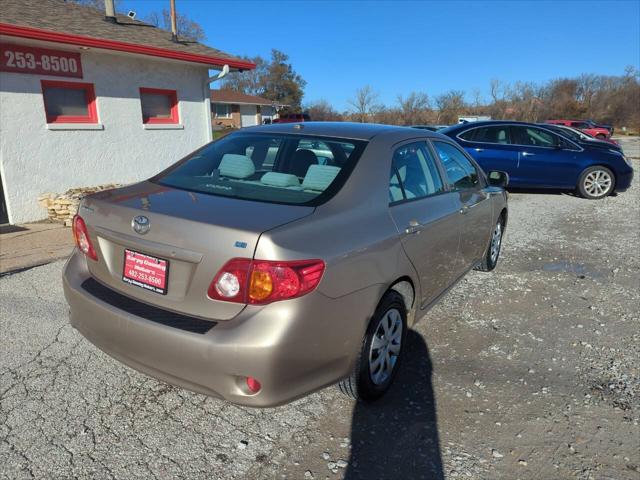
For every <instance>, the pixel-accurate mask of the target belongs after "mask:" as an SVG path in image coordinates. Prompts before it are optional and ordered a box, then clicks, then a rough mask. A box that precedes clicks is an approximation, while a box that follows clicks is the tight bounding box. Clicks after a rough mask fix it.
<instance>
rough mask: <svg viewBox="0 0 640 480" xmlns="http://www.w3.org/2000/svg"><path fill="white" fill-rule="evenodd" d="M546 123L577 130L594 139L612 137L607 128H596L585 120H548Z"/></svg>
mask: <svg viewBox="0 0 640 480" xmlns="http://www.w3.org/2000/svg"><path fill="white" fill-rule="evenodd" d="M545 123H550V124H552V125H566V126H567V127H573V128H577V129H578V130H582V131H583V132H585V133H588V134H589V135H591V136H592V137H595V138H598V139H601V140H604V139H606V138H609V137H610V136H611V132H610V131H609V130H607V129H606V128H602V127H594V126H593V125H591V124H590V123H589V122H585V121H584V120H547V121H546V122H545Z"/></svg>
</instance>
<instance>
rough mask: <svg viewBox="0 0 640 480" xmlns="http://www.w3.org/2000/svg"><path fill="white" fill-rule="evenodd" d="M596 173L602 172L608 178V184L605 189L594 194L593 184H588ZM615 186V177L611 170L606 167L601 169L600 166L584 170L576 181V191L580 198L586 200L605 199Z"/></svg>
mask: <svg viewBox="0 0 640 480" xmlns="http://www.w3.org/2000/svg"><path fill="white" fill-rule="evenodd" d="M598 172H602V173H603V174H604V175H605V178H606V175H608V176H609V183H608V184H607V187H606V189H604V191H602V192H599V193H597V194H596V193H594V187H593V186H590V185H593V182H591V183H589V179H591V178H593V176H594V175H597V174H598ZM615 186H616V177H615V175H614V174H613V172H612V171H611V170H609V169H608V168H607V167H603V166H601V165H595V166H593V167H589V168H586V169H585V170H584V171H583V172H582V173H581V174H580V178H579V179H578V186H577V190H578V193H579V194H580V196H581V197H583V198H586V199H588V200H600V199H601V198H604V197H607V196H609V195H611V194H612V193H613V190H614V188H615Z"/></svg>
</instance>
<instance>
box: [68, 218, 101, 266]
mask: <svg viewBox="0 0 640 480" xmlns="http://www.w3.org/2000/svg"><path fill="white" fill-rule="evenodd" d="M72 228H73V238H74V239H75V240H76V245H77V247H78V248H79V249H80V251H81V252H82V253H84V254H85V255H86V256H87V257H89V258H90V259H91V260H98V255H96V251H95V249H94V248H93V245H92V244H91V239H90V238H89V232H87V225H86V224H85V223H84V220H83V219H82V217H81V216H80V215H75V216H74V217H73V227H72Z"/></svg>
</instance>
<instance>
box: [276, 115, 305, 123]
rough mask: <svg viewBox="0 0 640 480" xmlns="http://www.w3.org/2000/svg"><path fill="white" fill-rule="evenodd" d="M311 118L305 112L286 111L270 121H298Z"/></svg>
mask: <svg viewBox="0 0 640 480" xmlns="http://www.w3.org/2000/svg"><path fill="white" fill-rule="evenodd" d="M310 121H311V118H310V117H309V115H307V114H306V113H286V114H284V115H279V116H278V118H274V119H273V120H272V123H299V122H310Z"/></svg>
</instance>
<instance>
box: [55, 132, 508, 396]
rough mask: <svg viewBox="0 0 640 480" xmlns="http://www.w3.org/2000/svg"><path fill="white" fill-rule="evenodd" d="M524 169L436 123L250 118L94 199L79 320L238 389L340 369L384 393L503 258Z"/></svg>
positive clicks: (301, 381)
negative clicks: (513, 176)
mask: <svg viewBox="0 0 640 480" xmlns="http://www.w3.org/2000/svg"><path fill="white" fill-rule="evenodd" d="M507 181H508V178H507V177H506V174H504V173H501V172H489V174H488V175H486V174H485V173H484V172H483V171H482V170H481V169H480V168H479V167H478V166H477V165H476V163H475V162H474V161H473V160H472V159H471V158H470V157H469V156H468V155H467V154H466V153H465V152H464V151H463V150H462V149H460V148H459V147H458V146H457V145H456V144H455V143H454V142H452V141H451V140H450V139H449V138H447V137H445V136H443V135H440V134H437V133H433V132H429V131H426V130H416V129H409V128H403V127H392V126H384V125H364V124H350V123H304V124H281V125H270V126H262V127H256V128H251V129H243V130H241V131H239V132H236V133H232V134H230V135H228V136H226V137H224V138H223V139H220V140H218V141H216V142H213V143H210V144H208V145H205V146H204V147H202V148H201V149H199V150H197V151H196V152H194V153H192V154H191V155H189V156H187V157H186V158H184V159H182V160H180V161H179V162H177V163H176V164H175V165H173V166H171V167H170V168H168V169H167V170H165V171H164V172H162V173H160V174H159V175H157V176H155V177H153V178H151V179H149V180H148V181H144V182H141V183H138V184H135V185H131V186H128V187H125V188H119V189H115V190H110V191H105V192H100V193H97V194H94V195H91V196H89V197H86V198H85V199H84V200H83V201H82V203H81V205H80V208H79V211H78V215H77V216H76V217H75V219H74V226H73V231H74V235H75V238H76V244H77V249H76V250H75V251H74V253H73V255H72V256H71V258H70V259H69V261H68V262H67V264H66V267H65V269H64V274H63V283H64V291H65V296H66V298H67V301H68V302H69V305H70V307H71V309H70V311H71V313H70V317H71V323H72V324H73V326H74V327H75V328H77V329H78V330H79V331H80V332H81V333H82V334H83V335H84V336H85V337H86V338H87V339H88V340H89V341H90V342H92V343H93V344H95V345H96V346H98V347H99V348H101V349H102V350H104V351H105V352H106V353H108V354H109V355H111V356H113V357H114V358H116V359H118V360H120V361H121V362H123V363H125V364H127V365H129V366H131V367H133V368H135V369H137V370H139V371H141V372H144V373H147V374H149V375H152V376H154V377H156V378H159V379H161V380H164V381H166V382H169V383H172V384H174V385H178V386H181V387H184V388H187V389H190V390H193V391H196V392H200V393H204V394H206V395H212V396H216V397H221V398H224V399H226V400H227V401H230V402H234V403H238V404H244V405H250V406H255V407H266V406H273V405H279V404H282V403H285V402H289V401H291V400H293V399H295V398H298V397H301V396H303V395H306V394H308V393H310V392H313V391H315V390H318V389H320V388H323V387H325V386H327V385H331V384H334V383H337V382H339V386H340V389H341V390H342V391H343V392H344V393H346V394H348V395H350V396H352V397H354V398H357V399H360V400H363V401H372V400H375V399H377V398H379V397H380V396H382V395H383V394H384V393H385V391H387V390H388V389H389V387H390V385H391V383H392V382H393V379H394V377H395V375H396V373H397V370H398V367H399V364H400V360H401V358H402V355H403V346H404V343H405V342H404V339H405V336H406V333H407V329H408V328H410V327H411V326H412V325H413V323H414V322H415V321H416V320H417V319H419V318H421V317H422V316H423V314H424V313H425V311H426V310H427V309H428V308H430V307H431V306H432V305H433V304H434V303H435V302H437V300H438V299H439V298H440V297H441V296H442V295H443V294H445V293H446V292H447V290H448V289H450V288H451V287H452V286H453V285H455V284H456V282H457V281H459V280H460V279H461V278H462V277H463V276H464V275H465V274H466V273H467V272H468V271H469V270H471V269H473V268H477V269H480V270H484V271H489V270H493V268H494V267H495V266H496V263H497V261H498V256H499V254H500V245H501V240H502V236H503V234H504V230H505V227H506V224H507V194H506V192H505V191H504V188H503V187H504V186H505V185H506V184H507Z"/></svg>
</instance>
